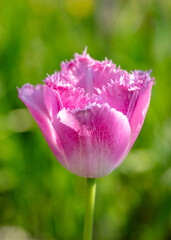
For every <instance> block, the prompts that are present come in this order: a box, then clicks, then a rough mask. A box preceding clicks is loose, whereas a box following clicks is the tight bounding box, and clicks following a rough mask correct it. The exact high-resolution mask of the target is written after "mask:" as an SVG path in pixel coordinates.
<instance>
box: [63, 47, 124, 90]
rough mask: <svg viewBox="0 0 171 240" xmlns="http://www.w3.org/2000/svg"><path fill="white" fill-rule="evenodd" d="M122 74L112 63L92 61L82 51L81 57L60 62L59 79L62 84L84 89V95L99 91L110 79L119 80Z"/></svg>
mask: <svg viewBox="0 0 171 240" xmlns="http://www.w3.org/2000/svg"><path fill="white" fill-rule="evenodd" d="M123 72H124V71H123V70H121V69H120V68H119V67H118V68H116V65H115V64H113V63H112V61H110V60H107V59H105V60H104V61H102V62H100V61H97V60H94V59H93V58H91V57H90V56H89V54H87V53H86V51H84V52H83V54H82V55H79V54H75V58H74V59H73V60H71V61H69V62H67V61H66V62H62V64H61V71H60V77H61V81H62V82H66V83H70V84H72V85H73V86H75V87H80V88H84V90H85V92H86V93H93V92H94V88H100V89H101V88H102V86H103V85H106V84H107V83H109V82H110V80H111V79H113V80H115V81H117V80H119V79H120V77H121V75H122V74H123Z"/></svg>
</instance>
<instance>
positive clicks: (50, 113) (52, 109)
mask: <svg viewBox="0 0 171 240" xmlns="http://www.w3.org/2000/svg"><path fill="white" fill-rule="evenodd" d="M18 92H19V98H20V99H21V100H22V101H23V102H24V104H25V105H26V106H27V108H28V109H29V111H30V112H31V114H32V116H33V117H34V119H35V121H36V123H37V124H38V126H39V127H40V129H41V131H42V133H43V135H44V137H45V139H46V141H47V143H48V145H49V146H50V148H51V150H52V152H53V153H54V154H55V156H57V157H59V158H60V159H63V161H64V162H66V160H65V159H64V155H63V148H62V146H61V144H60V140H59V138H58V136H57V135H56V132H55V130H54V128H53V126H52V120H53V118H54V116H55V115H57V113H58V111H59V110H60V108H59V105H58V104H59V101H58V99H57V96H56V95H55V93H54V92H53V91H52V90H51V89H50V88H49V87H47V86H46V85H37V86H36V87H35V88H34V87H33V86H32V85H31V84H25V85H24V86H23V87H22V88H21V89H18Z"/></svg>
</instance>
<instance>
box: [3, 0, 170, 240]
mask: <svg viewBox="0 0 171 240" xmlns="http://www.w3.org/2000/svg"><path fill="white" fill-rule="evenodd" d="M85 46H88V53H90V55H91V56H92V57H93V58H95V59H99V60H103V59H104V58H105V56H106V57H107V58H109V59H112V60H113V62H115V63H116V64H117V65H120V66H121V67H122V68H123V69H127V70H128V71H130V70H134V69H142V70H147V69H153V72H152V76H154V77H155V79H156V84H155V85H154V87H153V91H152V98H151V104H150V108H149V111H148V114H147V117H146V120H145V123H144V126H143V128H142V131H141V133H140V135H139V137H138V139H137V141H136V143H135V145H134V147H133V148H132V150H131V152H130V153H129V155H128V156H127V158H126V160H125V161H124V162H123V164H122V165H121V166H120V167H119V168H118V169H116V170H115V171H114V172H112V173H111V174H110V175H108V176H106V177H104V178H102V179H98V181H97V196H96V208H95V224H94V238H93V239H94V240H115V239H116V240H128V239H129V240H134V239H139V240H153V239H155V240H169V239H171V84H170V81H171V80H170V78H171V1H168V0H139V1H137V0H116V1H112V0H104V1H102V0H99V1H98V0H96V1H95V0H94V1H93V0H36V1H35V0H15V1H14V0H8V1H7V0H1V3H0V240H14V239H15V240H28V239H29V240H31V239H32V240H33V239H34V240H67V239H68V240H72V239H74V240H79V239H81V238H82V228H83V220H84V197H85V193H84V190H85V182H84V179H82V178H79V177H77V176H74V175H73V174H71V173H69V172H68V171H66V170H65V169H64V168H63V167H62V166H61V165H60V164H59V163H58V162H57V160H56V159H55V157H54V156H53V155H52V153H51V151H50V149H49V147H48V145H47V143H46V142H45V139H44V138H43V135H42V134H41V132H40V130H39V128H38V126H37V125H36V123H35V122H34V120H33V118H32V116H31V114H30V113H29V112H28V110H27V109H26V107H25V106H24V104H23V103H22V102H21V101H20V100H19V99H18V97H17V95H18V94H17V90H16V86H18V87H21V86H22V85H23V84H24V83H28V82H29V83H32V84H37V83H41V81H42V80H43V79H44V78H45V77H46V73H48V74H52V73H54V72H55V70H59V69H60V62H61V61H62V60H65V59H68V60H69V59H70V58H72V57H73V54H74V53H75V52H78V53H81V52H82V51H83V50H84V48H85Z"/></svg>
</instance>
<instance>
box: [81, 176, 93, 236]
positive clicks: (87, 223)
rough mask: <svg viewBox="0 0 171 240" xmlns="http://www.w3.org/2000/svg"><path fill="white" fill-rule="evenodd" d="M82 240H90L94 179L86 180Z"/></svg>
mask: <svg viewBox="0 0 171 240" xmlns="http://www.w3.org/2000/svg"><path fill="white" fill-rule="evenodd" d="M86 180H87V190H86V205H85V218H84V233H83V240H92V230H93V215H94V203H95V193H96V179H95V178H87V179H86Z"/></svg>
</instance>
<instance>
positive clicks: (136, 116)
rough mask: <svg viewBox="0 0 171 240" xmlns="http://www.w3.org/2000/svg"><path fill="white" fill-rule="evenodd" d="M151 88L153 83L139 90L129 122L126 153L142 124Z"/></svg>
mask: <svg viewBox="0 0 171 240" xmlns="http://www.w3.org/2000/svg"><path fill="white" fill-rule="evenodd" d="M152 86H153V82H151V83H149V84H148V86H147V87H145V88H144V87H143V88H142V89H141V90H140V93H139V96H138V100H137V103H136V106H135V108H134V111H133V114H132V117H131V119H130V121H129V122H130V126H131V143H130V147H129V149H128V151H129V150H130V149H131V147H132V145H133V143H134V142H135V140H136V138H137V136H138V134H139V132H140V130H141V128H142V125H143V123H144V119H145V116H146V113H147V110H148V107H149V103H150V98H151V89H152Z"/></svg>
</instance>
